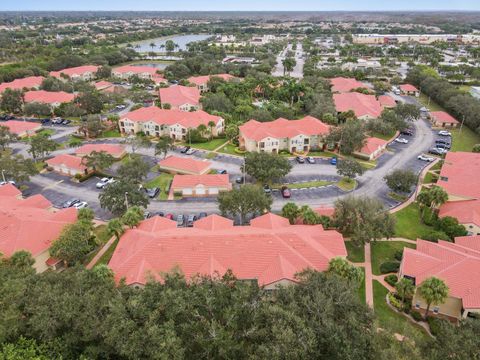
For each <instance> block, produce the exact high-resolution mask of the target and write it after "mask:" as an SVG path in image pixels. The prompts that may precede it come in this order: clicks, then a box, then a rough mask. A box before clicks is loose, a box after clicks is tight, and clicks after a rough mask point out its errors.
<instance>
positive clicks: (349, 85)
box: [330, 77, 368, 93]
mask: <svg viewBox="0 0 480 360" xmlns="http://www.w3.org/2000/svg"><path fill="white" fill-rule="evenodd" d="M330 84H331V85H332V89H331V90H332V92H333V93H345V92H350V91H353V90H355V89H358V88H366V89H368V86H367V85H365V84H364V83H362V82H360V81H357V80H356V79H353V78H345V77H336V78H332V79H330Z"/></svg>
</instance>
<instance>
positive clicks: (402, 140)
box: [395, 138, 408, 144]
mask: <svg viewBox="0 0 480 360" xmlns="http://www.w3.org/2000/svg"><path fill="white" fill-rule="evenodd" d="M395 141H396V142H398V143H400V144H408V140H407V139H404V138H396V139H395Z"/></svg>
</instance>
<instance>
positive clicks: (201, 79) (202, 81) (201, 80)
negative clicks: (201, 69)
mask: <svg viewBox="0 0 480 360" xmlns="http://www.w3.org/2000/svg"><path fill="white" fill-rule="evenodd" d="M212 78H219V79H222V80H224V81H230V80H232V79H235V76H233V75H230V74H214V75H204V76H192V77H189V78H188V82H189V83H191V84H195V86H196V87H197V89H198V90H200V92H205V91H208V90H209V89H208V82H209V81H210V79H212Z"/></svg>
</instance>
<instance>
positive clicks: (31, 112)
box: [23, 102, 52, 117]
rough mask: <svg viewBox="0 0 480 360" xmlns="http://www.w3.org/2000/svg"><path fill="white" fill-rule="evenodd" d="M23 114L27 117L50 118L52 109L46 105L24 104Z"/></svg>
mask: <svg viewBox="0 0 480 360" xmlns="http://www.w3.org/2000/svg"><path fill="white" fill-rule="evenodd" d="M23 113H24V114H25V115H27V116H37V117H42V116H50V115H51V114H52V108H51V107H50V106H49V105H48V104H44V103H39V102H31V103H28V104H25V106H24V107H23Z"/></svg>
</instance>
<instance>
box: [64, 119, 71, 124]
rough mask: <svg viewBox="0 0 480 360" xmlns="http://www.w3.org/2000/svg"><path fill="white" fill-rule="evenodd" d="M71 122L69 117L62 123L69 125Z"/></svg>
mask: <svg viewBox="0 0 480 360" xmlns="http://www.w3.org/2000/svg"><path fill="white" fill-rule="evenodd" d="M70 123H71V121H70V120H68V119H64V120H62V125H68V124H70Z"/></svg>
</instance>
